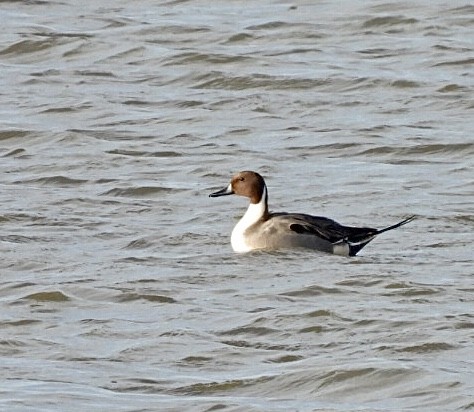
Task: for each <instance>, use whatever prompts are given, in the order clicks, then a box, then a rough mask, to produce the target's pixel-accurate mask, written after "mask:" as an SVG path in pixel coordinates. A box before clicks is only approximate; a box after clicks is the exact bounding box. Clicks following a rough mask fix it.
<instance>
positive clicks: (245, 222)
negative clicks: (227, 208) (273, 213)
mask: <svg viewBox="0 0 474 412" xmlns="http://www.w3.org/2000/svg"><path fill="white" fill-rule="evenodd" d="M267 217H268V195H267V188H266V187H265V186H264V187H263V193H262V197H261V199H260V201H259V202H258V203H250V205H249V207H248V209H247V211H246V212H245V214H244V215H243V216H242V218H241V219H240V220H239V222H238V223H237V225H236V226H235V227H234V230H233V231H232V236H231V243H232V247H233V249H234V250H235V251H236V252H247V251H249V250H251V248H250V247H249V246H248V245H247V243H246V241H245V237H246V236H245V232H246V231H247V229H248V228H250V227H251V226H253V225H254V224H255V223H257V222H258V221H259V220H262V219H266V218H267Z"/></svg>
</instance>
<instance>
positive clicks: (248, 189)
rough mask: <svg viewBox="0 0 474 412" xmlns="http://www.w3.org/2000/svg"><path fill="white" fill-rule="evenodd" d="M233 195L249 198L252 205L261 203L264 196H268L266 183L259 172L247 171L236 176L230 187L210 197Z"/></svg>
mask: <svg viewBox="0 0 474 412" xmlns="http://www.w3.org/2000/svg"><path fill="white" fill-rule="evenodd" d="M233 194H236V195H239V196H245V197H248V198H249V199H250V203H254V204H256V203H259V202H260V200H261V199H262V196H266V190H265V181H264V180H263V177H262V176H260V175H259V174H258V173H257V172H251V171H248V170H246V171H243V172H239V173H237V174H235V175H234V176H233V177H232V180H231V181H230V184H229V186H227V187H226V188H224V189H222V190H219V191H217V192H214V193H211V194H210V195H209V196H210V197H218V196H225V195H233Z"/></svg>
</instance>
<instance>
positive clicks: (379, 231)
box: [377, 215, 416, 235]
mask: <svg viewBox="0 0 474 412" xmlns="http://www.w3.org/2000/svg"><path fill="white" fill-rule="evenodd" d="M415 217H416V216H415V215H413V216H410V217H407V218H406V219H404V220H402V221H401V222H398V223H395V224H394V225H392V226H388V227H385V228H383V229H379V230H377V235H378V234H380V233H383V232H387V231H389V230H392V229H396V228H397V227H400V226H403V225H406V224H407V223H410V222H411V221H412V220H413V219H415Z"/></svg>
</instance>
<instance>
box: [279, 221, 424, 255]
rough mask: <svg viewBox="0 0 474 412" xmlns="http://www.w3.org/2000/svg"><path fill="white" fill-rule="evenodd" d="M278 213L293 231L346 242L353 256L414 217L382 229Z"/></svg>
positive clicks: (334, 241)
mask: <svg viewBox="0 0 474 412" xmlns="http://www.w3.org/2000/svg"><path fill="white" fill-rule="evenodd" d="M278 215H286V217H287V219H288V221H289V229H290V230H291V231H293V232H296V233H298V234H307V235H314V236H318V237H320V238H321V239H324V240H327V241H328V242H330V243H332V244H333V245H339V244H347V245H348V246H349V254H350V255H351V256H354V255H355V254H356V253H357V252H359V250H361V249H362V248H363V247H364V246H365V245H366V244H367V243H369V242H370V241H371V240H372V239H373V238H374V237H375V236H377V235H379V234H380V233H383V232H386V231H388V230H392V229H395V228H397V227H400V226H402V225H405V224H406V223H408V222H410V221H412V220H413V219H414V218H415V216H410V217H409V218H407V219H404V220H402V221H400V222H398V223H396V224H394V225H391V226H388V227H385V228H383V229H376V228H371V227H353V226H343V225H341V224H339V223H337V222H336V221H334V220H332V219H329V218H327V217H322V216H312V215H306V214H298V213H295V214H284V213H278Z"/></svg>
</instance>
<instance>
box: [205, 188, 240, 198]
mask: <svg viewBox="0 0 474 412" xmlns="http://www.w3.org/2000/svg"><path fill="white" fill-rule="evenodd" d="M233 194H234V191H233V190H232V187H231V185H229V186H227V187H224V189H221V190H218V191H217V192H214V193H211V194H210V195H209V197H219V196H227V195H233Z"/></svg>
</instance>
